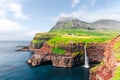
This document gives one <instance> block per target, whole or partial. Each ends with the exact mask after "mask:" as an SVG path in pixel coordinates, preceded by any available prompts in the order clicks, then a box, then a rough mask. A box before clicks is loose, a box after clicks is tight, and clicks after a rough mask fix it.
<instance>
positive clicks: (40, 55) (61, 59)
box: [27, 43, 107, 67]
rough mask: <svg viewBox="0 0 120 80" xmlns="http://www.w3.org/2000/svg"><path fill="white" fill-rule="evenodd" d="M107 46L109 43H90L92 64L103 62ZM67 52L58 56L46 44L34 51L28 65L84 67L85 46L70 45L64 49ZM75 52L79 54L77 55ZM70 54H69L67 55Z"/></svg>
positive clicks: (88, 49)
mask: <svg viewBox="0 0 120 80" xmlns="http://www.w3.org/2000/svg"><path fill="white" fill-rule="evenodd" d="M105 44H107V43H99V44H98V43H88V44H87V54H88V58H89V62H90V63H94V62H98V63H99V62H101V61H102V59H103V53H104V51H105ZM62 48H64V50H66V54H64V55H58V54H54V53H53V52H52V48H51V47H50V46H49V45H48V44H47V43H44V45H43V47H42V48H40V49H35V50H34V55H33V56H32V57H31V58H30V59H28V61H27V63H28V64H30V65H32V66H37V65H42V64H44V63H47V62H51V63H52V65H53V66H56V67H73V66H77V65H82V64H83V62H84V44H83V43H79V44H78V43H70V44H68V47H67V48H66V47H62ZM75 52H79V53H78V54H75ZM67 53H68V54H67Z"/></svg>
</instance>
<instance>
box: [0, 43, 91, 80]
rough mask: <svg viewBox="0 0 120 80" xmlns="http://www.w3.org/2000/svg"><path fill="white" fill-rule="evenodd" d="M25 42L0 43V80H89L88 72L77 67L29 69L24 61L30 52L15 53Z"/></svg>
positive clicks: (45, 66) (43, 66)
mask: <svg viewBox="0 0 120 80" xmlns="http://www.w3.org/2000/svg"><path fill="white" fill-rule="evenodd" d="M28 44H29V42H26V41H0V80H89V70H88V69H86V68H84V67H82V66H77V67H74V68H56V67H53V66H52V65H50V64H49V65H42V66H38V67H31V66H30V65H28V64H27V63H26V60H27V59H28V58H30V57H31V56H32V54H33V53H31V52H21V51H15V50H16V49H18V48H20V46H25V45H28Z"/></svg>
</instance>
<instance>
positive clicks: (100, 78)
mask: <svg viewBox="0 0 120 80" xmlns="http://www.w3.org/2000/svg"><path fill="white" fill-rule="evenodd" d="M119 40H120V36H117V37H116V38H114V39H113V40H112V41H111V42H109V44H108V45H106V50H105V52H104V58H103V64H102V65H101V66H99V67H98V68H97V69H96V70H95V71H94V72H93V71H90V80H110V79H111V77H112V76H113V73H114V69H115V67H116V65H115V63H117V61H116V59H115V57H114V55H113V52H114V51H113V47H114V45H115V43H116V42H117V41H119Z"/></svg>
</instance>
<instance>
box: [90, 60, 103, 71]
mask: <svg viewBox="0 0 120 80" xmlns="http://www.w3.org/2000/svg"><path fill="white" fill-rule="evenodd" d="M101 65H103V62H101V63H100V64H98V65H96V66H95V67H93V68H91V69H90V71H91V72H95V71H96V69H97V68H98V67H100V66H101Z"/></svg>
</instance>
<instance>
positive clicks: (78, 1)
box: [71, 0, 80, 8]
mask: <svg viewBox="0 0 120 80" xmlns="http://www.w3.org/2000/svg"><path fill="white" fill-rule="evenodd" d="M78 3H80V0H72V3H71V7H72V8H73V7H75V6H76V5H77V4H78Z"/></svg>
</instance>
